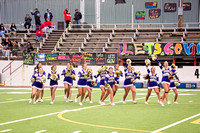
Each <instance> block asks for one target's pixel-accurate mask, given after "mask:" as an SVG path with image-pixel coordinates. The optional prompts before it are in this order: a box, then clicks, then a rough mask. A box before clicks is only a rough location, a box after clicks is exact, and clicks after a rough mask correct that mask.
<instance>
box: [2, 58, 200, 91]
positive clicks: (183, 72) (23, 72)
mask: <svg viewBox="0 0 200 133" xmlns="http://www.w3.org/2000/svg"><path fill="white" fill-rule="evenodd" d="M0 63H1V64H3V65H1V66H0V70H1V81H6V82H5V83H6V86H31V84H30V78H31V76H32V74H33V70H34V67H35V66H32V65H24V66H22V67H21V68H20V69H18V70H17V71H16V72H14V73H13V74H12V75H11V76H10V71H9V70H8V71H6V72H5V73H2V69H3V68H4V67H5V66H6V65H7V64H9V62H8V61H0ZM22 63H23V62H22V61H14V62H13V63H12V64H11V71H14V70H15V69H16V68H17V67H19V66H20V65H21V64H22ZM88 67H91V68H92V69H93V73H94V74H95V75H96V74H97V70H98V69H99V68H100V66H88ZM112 67H113V66H112ZM134 67H135V70H136V71H141V75H142V76H141V79H140V80H137V82H138V84H137V87H146V84H147V83H146V81H145V80H144V79H143V78H142V77H143V75H145V74H147V70H146V67H145V66H134ZM65 68H66V66H57V71H58V73H59V74H60V73H61V72H62V70H63V69H65ZM43 69H44V70H45V72H46V73H48V72H50V71H51V66H49V65H43ZM199 69H200V66H183V68H177V73H178V77H179V79H180V81H181V82H182V83H183V84H181V88H200V81H199V78H197V74H198V72H199ZM79 70H81V66H79V67H78V68H75V71H76V74H77V73H78V71H79ZM120 70H122V72H123V70H124V68H123V66H120ZM197 71H198V72H197ZM156 72H157V73H158V75H159V79H160V81H161V78H162V73H161V70H160V68H159V67H158V66H156ZM195 72H196V75H195ZM76 79H78V77H77V75H76ZM123 81H124V77H122V78H120V86H121V87H122V86H123ZM76 82H77V81H74V86H76ZM45 85H46V86H49V80H47V82H46V83H45ZM59 86H61V87H63V76H61V80H59Z"/></svg>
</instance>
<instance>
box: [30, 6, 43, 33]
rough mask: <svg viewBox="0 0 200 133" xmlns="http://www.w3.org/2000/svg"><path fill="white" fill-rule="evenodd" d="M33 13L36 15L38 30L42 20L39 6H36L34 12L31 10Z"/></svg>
mask: <svg viewBox="0 0 200 133" xmlns="http://www.w3.org/2000/svg"><path fill="white" fill-rule="evenodd" d="M30 12H31V14H32V15H34V17H35V25H36V30H38V27H40V25H41V21H40V16H41V15H40V12H39V11H38V9H37V8H35V12H34V13H33V12H32V10H30Z"/></svg>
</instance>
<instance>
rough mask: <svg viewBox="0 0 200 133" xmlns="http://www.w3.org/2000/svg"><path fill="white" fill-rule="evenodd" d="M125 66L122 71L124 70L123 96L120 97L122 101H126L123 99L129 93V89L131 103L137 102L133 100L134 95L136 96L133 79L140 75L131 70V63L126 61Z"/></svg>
mask: <svg viewBox="0 0 200 133" xmlns="http://www.w3.org/2000/svg"><path fill="white" fill-rule="evenodd" d="M126 66H127V67H125V69H124V71H125V81H124V90H125V93H124V96H123V99H122V103H124V104H125V103H126V102H125V99H126V97H127V95H128V93H129V91H130V90H131V91H132V98H133V101H132V102H133V103H134V104H136V103H137V102H136V101H135V96H136V88H135V83H134V82H135V80H136V79H137V78H138V79H139V76H140V72H134V71H133V70H132V67H131V64H130V63H128V64H126Z"/></svg>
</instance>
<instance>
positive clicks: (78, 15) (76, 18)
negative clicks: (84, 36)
mask: <svg viewBox="0 0 200 133" xmlns="http://www.w3.org/2000/svg"><path fill="white" fill-rule="evenodd" d="M81 19H82V14H81V13H80V12H79V11H78V9H76V10H75V14H74V21H75V24H81ZM76 28H81V25H77V26H76Z"/></svg>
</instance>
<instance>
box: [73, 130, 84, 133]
mask: <svg viewBox="0 0 200 133" xmlns="http://www.w3.org/2000/svg"><path fill="white" fill-rule="evenodd" d="M80 132H82V131H81V130H80V131H75V132H73V133H80Z"/></svg>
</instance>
